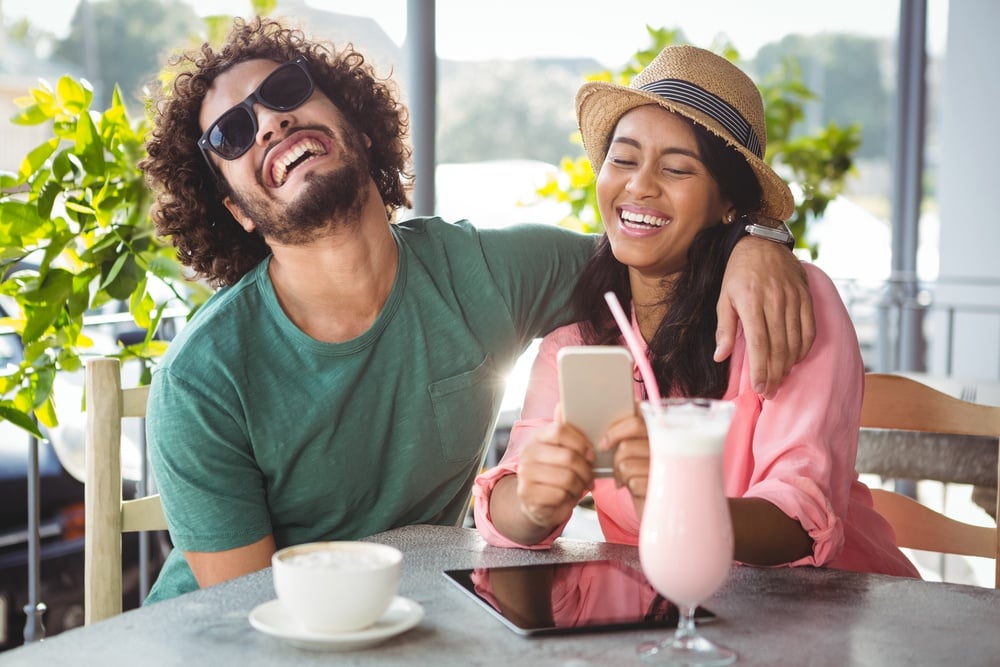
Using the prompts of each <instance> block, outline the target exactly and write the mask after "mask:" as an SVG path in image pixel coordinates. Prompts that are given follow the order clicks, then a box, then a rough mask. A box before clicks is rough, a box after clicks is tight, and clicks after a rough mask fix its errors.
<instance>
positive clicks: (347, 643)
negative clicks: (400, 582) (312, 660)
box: [250, 595, 424, 651]
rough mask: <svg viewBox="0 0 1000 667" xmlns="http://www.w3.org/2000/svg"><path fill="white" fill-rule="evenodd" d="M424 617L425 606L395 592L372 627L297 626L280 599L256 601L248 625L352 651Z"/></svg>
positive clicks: (313, 646)
mask: <svg viewBox="0 0 1000 667" xmlns="http://www.w3.org/2000/svg"><path fill="white" fill-rule="evenodd" d="M423 617H424V608H423V607H421V606H420V604H419V603H417V602H414V601H413V600H410V599H408V598H404V597H400V596H398V595H397V596H396V597H395V598H393V600H392V603H391V604H390V605H389V609H388V610H387V611H386V612H385V614H384V615H383V616H382V618H380V619H379V620H378V621H376V622H375V624H374V625H372V626H371V627H368V628H365V629H364V630H358V631H356V632H342V633H337V634H323V633H318V632H309V631H308V630H302V629H300V628H299V627H298V626H297V625H296V624H295V622H294V621H293V620H292V619H291V617H290V616H289V615H288V613H287V612H286V611H285V608H284V606H283V605H282V604H281V601H280V600H271V601H270V602H265V603H264V604H259V605H257V606H256V607H254V609H253V611H251V612H250V625H252V626H253V627H254V628H256V629H257V630H260V631H261V632H263V633H264V634H267V635H271V636H272V637H277V638H279V639H283V640H285V641H286V642H287V643H289V644H291V645H292V646H295V647H298V648H304V649H308V650H310V651H353V650H356V649H359V648H364V647H366V646H373V645H375V644H377V643H379V642H382V641H385V640H386V639H388V638H389V637H393V636H395V635H398V634H400V633H402V632H406V631H407V630H409V629H410V628H412V627H413V626H415V625H416V624H417V623H419V622H420V621H421V619H423Z"/></svg>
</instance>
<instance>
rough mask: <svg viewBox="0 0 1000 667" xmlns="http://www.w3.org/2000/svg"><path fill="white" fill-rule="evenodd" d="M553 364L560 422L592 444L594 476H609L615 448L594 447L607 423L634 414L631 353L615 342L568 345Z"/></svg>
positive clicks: (611, 474)
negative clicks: (602, 450)
mask: <svg viewBox="0 0 1000 667" xmlns="http://www.w3.org/2000/svg"><path fill="white" fill-rule="evenodd" d="M556 363H557V365H558V368H559V395H560V399H561V402H562V414H563V421H564V422H566V423H567V424H572V425H573V426H575V427H576V428H578V429H580V430H581V431H582V432H583V434H584V435H586V436H587V438H588V439H589V440H590V442H591V443H593V444H594V446H595V453H596V454H597V458H596V459H595V460H594V476H595V477H612V476H613V475H614V469H613V465H614V464H613V458H614V450H609V451H607V452H599V451H597V450H596V446H597V442H598V441H599V440H600V439H601V436H603V435H604V433H605V431H607V430H608V427H609V426H611V425H612V424H613V423H615V422H616V421H619V420H620V419H624V418H625V417H629V416H631V415H633V414H635V390H634V388H633V380H632V368H633V366H632V355H631V354H629V351H628V350H627V349H625V348H624V347H620V346H617V345H578V346H568V347H564V348H562V349H561V350H559V353H558V354H557V355H556Z"/></svg>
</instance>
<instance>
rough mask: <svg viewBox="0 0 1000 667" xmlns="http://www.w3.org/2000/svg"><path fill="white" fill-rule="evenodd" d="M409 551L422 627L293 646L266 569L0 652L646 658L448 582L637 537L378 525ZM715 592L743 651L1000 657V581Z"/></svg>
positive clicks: (777, 578)
mask: <svg viewBox="0 0 1000 667" xmlns="http://www.w3.org/2000/svg"><path fill="white" fill-rule="evenodd" d="M370 539H372V540H374V541H377V542H383V543H386V544H392V545H394V546H396V547H398V548H400V549H402V551H403V552H404V562H403V578H402V583H401V586H400V594H401V595H403V596H406V597H408V598H410V599H412V600H415V601H417V602H419V603H420V604H421V605H422V606H423V608H424V611H425V616H424V618H423V620H422V621H421V623H420V624H419V625H417V626H416V627H415V628H413V629H412V630H410V631H408V632H406V633H404V634H401V635H399V636H396V637H393V638H391V639H389V640H387V641H385V642H384V643H382V644H379V645H377V646H374V647H370V648H365V649H362V650H358V651H353V652H337V653H329V652H313V651H306V650H302V649H298V648H294V647H291V646H289V645H287V644H285V643H284V642H283V641H282V640H279V639H276V638H274V637H271V636H267V635H264V634H262V633H260V632H258V631H256V630H255V629H253V628H252V627H251V626H250V624H249V622H248V620H247V617H248V614H249V613H250V611H251V610H252V609H253V608H254V607H255V606H256V605H258V604H261V603H263V602H266V601H268V600H270V599H272V598H273V597H274V591H273V588H272V583H271V572H270V570H263V571H261V572H257V573H254V574H251V575H248V576H245V577H242V578H240V579H236V580H233V581H230V582H226V583H224V584H221V585H219V586H215V587H212V588H209V589H206V590H202V591H197V592H195V593H191V594H188V595H184V596H181V597H179V598H176V599H174V600H169V601H166V602H161V603H158V604H154V605H150V606H148V607H144V608H141V609H137V610H133V611H129V612H126V613H125V614H122V615H121V616H118V617H115V618H112V619H108V620H106V621H102V622H100V623H96V624H93V625H91V626H88V627H85V628H77V629H75V630H70V631H67V632H64V633H62V634H60V635H57V636H55V637H52V638H50V639H46V640H44V641H42V642H40V643H36V644H31V645H28V646H24V647H20V648H18V649H14V650H12V651H8V652H6V653H0V665H5V666H6V665H11V666H13V665H32V666H35V665H100V666H101V667H112V666H114V665H128V666H129V667H134V666H135V665H144V666H145V665H183V666H184V667H194V666H197V665H240V666H241V667H252V666H254V665H329V664H338V665H404V664H413V665H434V666H435V667H438V666H448V665H512V664H523V665H553V666H554V665H560V666H563V667H582V666H584V665H630V664H641V663H640V661H639V659H638V657H637V655H636V652H635V647H636V645H637V644H639V643H640V642H641V641H646V640H651V639H658V638H661V637H662V636H663V633H662V632H659V631H646V630H640V631H625V632H614V633H603V634H587V635H571V636H564V637H550V638H542V637H536V638H526V637H521V636H519V635H517V634H515V633H513V632H512V631H510V630H508V629H507V628H506V627H505V626H503V625H502V624H501V623H500V622H499V621H497V620H496V619H494V618H492V617H490V616H489V615H488V614H486V613H485V612H484V611H483V610H482V609H480V608H478V607H477V606H476V604H475V602H474V601H473V600H471V599H470V598H468V597H467V596H466V595H465V594H464V593H462V591H460V590H458V588H457V587H456V586H454V585H452V584H451V583H449V582H447V581H446V580H445V578H444V576H443V574H442V571H443V570H446V569H452V568H462V567H477V566H492V565H510V564H518V563H536V562H546V561H549V562H552V561H570V560H573V561H576V560H589V559H597V558H615V559H619V560H622V561H625V562H628V563H629V564H631V565H634V566H636V567H638V551H637V549H635V548H634V547H627V546H622V545H612V544H606V543H603V542H586V541H578V540H568V539H562V540H558V541H557V542H556V545H555V547H554V548H553V549H551V550H548V551H526V550H519V549H497V548H493V547H488V546H486V545H485V543H484V542H483V541H482V539H481V538H480V537H479V535H478V533H476V532H475V531H474V530H470V529H464V528H448V527H441V526H410V527H406V528H399V529H396V530H392V531H389V532H386V533H381V534H379V535H375V536H373V537H372V538H370ZM706 606H707V607H710V608H711V609H712V610H713V611H715V612H716V613H717V614H718V616H719V619H718V620H717V621H716V622H715V623H712V624H709V625H706V626H704V628H703V632H704V633H705V635H706V636H708V637H709V638H712V639H716V640H718V641H721V642H723V643H725V644H726V645H728V646H729V647H731V648H733V649H735V650H736V651H737V652H738V653H739V656H740V658H739V661H738V663H737V664H738V665H836V666H838V667H841V666H844V665H872V666H873V667H874V666H877V667H886V666H892V665H905V666H906V667H915V666H917V665H997V664H1000V591H996V590H993V589H986V588H979V587H974V586H961V585H956V584H941V583H931V582H921V581H915V580H910V579H903V578H896V577H888V576H881V575H865V574H858V573H851V572H843V571H837V570H828V569H822V568H804V567H803V568H775V569H771V568H753V567H745V566H739V565H735V566H734V567H733V568H732V571H731V573H730V576H729V579H728V581H727V582H726V584H725V585H724V586H723V588H722V589H720V591H719V592H718V593H717V594H716V595H715V596H713V597H712V598H711V599H710V600H708V601H706Z"/></svg>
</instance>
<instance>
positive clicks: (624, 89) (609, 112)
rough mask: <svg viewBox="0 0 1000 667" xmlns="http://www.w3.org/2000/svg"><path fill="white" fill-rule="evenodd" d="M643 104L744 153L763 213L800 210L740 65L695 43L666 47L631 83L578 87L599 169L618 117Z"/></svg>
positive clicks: (591, 154) (785, 215) (587, 142)
mask: <svg viewBox="0 0 1000 667" xmlns="http://www.w3.org/2000/svg"><path fill="white" fill-rule="evenodd" d="M645 104H658V105H660V106H662V107H663V108H665V109H668V110H670V111H673V112H674V113H678V114H680V115H682V116H685V117H687V118H690V119H691V120H693V121H694V122H696V123H698V124H700V125H703V126H704V127H705V128H707V129H708V130H709V131H710V132H712V133H713V134H716V135H718V136H719V137H721V138H722V139H724V140H725V141H726V143H727V144H729V145H730V146H732V147H733V148H734V149H736V150H737V151H739V152H740V153H741V154H742V155H743V157H745V158H746V161H747V162H748V163H749V164H750V167H751V168H752V169H753V171H754V173H755V174H756V175H757V181H758V182H759V183H760V186H761V188H762V189H763V202H762V209H761V210H760V211H759V213H760V214H762V215H765V216H768V217H771V218H777V219H778V220H788V219H789V218H790V217H791V216H792V213H794V212H795V200H794V199H793V198H792V193H791V191H790V190H789V189H788V184H787V183H785V181H784V180H782V178H781V177H780V176H778V175H777V174H776V173H774V170H772V169H771V168H770V167H769V166H768V165H767V163H765V162H764V159H763V158H764V151H765V150H766V148H767V130H766V128H765V125H764V102H763V100H762V99H761V97H760V91H758V90H757V86H756V85H755V84H754V82H753V81H752V80H751V79H750V77H748V76H747V75H746V74H745V73H744V72H743V71H742V70H741V69H739V68H738V67H736V65H733V64H732V63H731V62H729V61H728V60H726V59H725V58H723V57H722V56H719V55H716V54H714V53H712V52H711V51H706V50H705V49H700V48H697V47H695V46H668V47H666V48H665V49H663V50H662V51H660V54H659V55H658V56H656V58H655V59H654V60H653V62H651V63H649V65H647V66H646V68H645V69H643V70H642V71H641V72H639V74H637V75H636V77H635V78H634V79H633V80H632V82H631V83H630V84H629V85H628V86H621V85H617V84H613V83H606V82H603V81H590V82H587V83H585V84H583V85H582V86H580V90H579V91H578V92H577V94H576V117H577V120H578V122H579V124H580V134H581V135H582V136H583V147H584V149H585V150H586V151H587V157H588V158H589V159H590V165H591V166H592V167H593V168H594V173H595V174H596V173H598V172H599V171H600V168H601V165H602V164H603V163H604V158H605V157H606V156H607V154H608V144H609V143H610V141H611V134H612V132H614V129H615V125H616V124H617V123H618V121H619V119H620V118H621V117H622V116H623V115H625V113H626V112H628V111H630V110H632V109H634V108H636V107H639V106H643V105H645Z"/></svg>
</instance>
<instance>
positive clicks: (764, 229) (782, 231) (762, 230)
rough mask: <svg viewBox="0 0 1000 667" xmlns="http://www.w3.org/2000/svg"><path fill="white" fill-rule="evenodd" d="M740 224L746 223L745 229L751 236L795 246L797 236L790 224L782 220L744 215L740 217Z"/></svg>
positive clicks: (790, 247) (791, 247)
mask: <svg viewBox="0 0 1000 667" xmlns="http://www.w3.org/2000/svg"><path fill="white" fill-rule="evenodd" d="M740 224H742V225H744V228H743V229H744V231H746V233H747V234H749V235H750V236H756V237H757V238H761V239H767V240H768V241H774V242H775V243H781V244H782V245H786V246H788V248H789V249H793V248H795V236H794V235H793V234H792V230H790V229H789V228H788V225H787V224H785V223H784V221H782V220H776V219H774V218H762V217H759V216H743V217H742V218H741V219H740Z"/></svg>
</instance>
